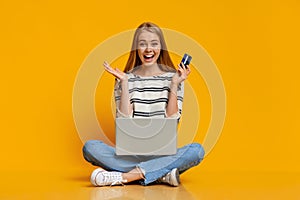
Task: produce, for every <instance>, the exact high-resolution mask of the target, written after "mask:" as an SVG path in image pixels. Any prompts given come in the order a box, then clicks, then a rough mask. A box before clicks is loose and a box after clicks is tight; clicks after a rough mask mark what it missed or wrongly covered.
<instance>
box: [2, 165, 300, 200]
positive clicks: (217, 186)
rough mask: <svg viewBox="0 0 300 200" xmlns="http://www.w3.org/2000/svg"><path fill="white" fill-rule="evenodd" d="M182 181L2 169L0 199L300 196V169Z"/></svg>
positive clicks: (198, 173)
mask: <svg viewBox="0 0 300 200" xmlns="http://www.w3.org/2000/svg"><path fill="white" fill-rule="evenodd" d="M194 177H201V179H199V178H198V179H195V178H194ZM181 181H182V184H181V185H180V186H179V187H169V186H167V185H152V186H147V187H144V186H140V185H126V186H114V187H93V186H91V184H90V183H89V172H88V171H68V172H57V171H56V172H54V171H51V172H50V171H44V172H42V171H41V172H28V171H18V172H12V171H5V172H4V171H2V172H1V185H0V186H1V192H0V199H5V200H12V199H18V200H20V199H47V200H48V199H49V200H50V199H51V200H53V199H64V200H67V199H72V200H74V199H80V200H82V199H88V200H96V199H97V200H98V199H122V200H123V199H124V200H127V199H132V200H133V199H137V200H140V199H154V200H158V199H163V200H167V199H184V200H189V199H213V200H214V199H230V200H231V199H239V200H240V199H243V200H245V199H264V200H266V199H272V200H273V199H287V200H292V199H300V174H299V173H288V172H280V173H279V172H203V171H200V170H193V171H191V172H188V173H186V174H183V175H182V176H181Z"/></svg>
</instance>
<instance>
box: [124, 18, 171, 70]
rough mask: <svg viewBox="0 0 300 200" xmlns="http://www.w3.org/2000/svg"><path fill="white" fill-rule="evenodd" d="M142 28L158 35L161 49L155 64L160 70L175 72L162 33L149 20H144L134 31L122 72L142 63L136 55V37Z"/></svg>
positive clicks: (137, 37)
mask: <svg viewBox="0 0 300 200" xmlns="http://www.w3.org/2000/svg"><path fill="white" fill-rule="evenodd" d="M144 30H146V31H149V32H151V33H155V34H156V35H158V37H159V40H160V44H161V50H160V54H159V57H158V59H157V64H158V66H159V67H160V69H161V70H162V71H166V72H169V71H172V72H175V71H176V68H175V66H174V64H173V62H172V60H171V57H170V55H169V52H168V50H167V45H166V42H165V39H164V36H163V33H162V31H161V29H160V28H159V27H158V26H157V25H155V24H153V23H151V22H144V23H142V24H141V25H140V26H139V27H138V28H137V29H136V31H135V33H134V37H133V42H132V46H131V51H130V54H129V58H128V60H127V63H126V66H125V69H124V72H125V73H126V72H128V71H130V70H132V69H133V68H135V67H137V66H140V65H142V61H141V59H140V57H139V55H138V39H139V36H140V34H141V32H142V31H144Z"/></svg>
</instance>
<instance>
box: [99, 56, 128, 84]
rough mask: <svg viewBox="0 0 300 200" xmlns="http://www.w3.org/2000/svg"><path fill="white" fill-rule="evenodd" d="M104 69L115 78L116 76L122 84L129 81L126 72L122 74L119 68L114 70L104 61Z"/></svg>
mask: <svg viewBox="0 0 300 200" xmlns="http://www.w3.org/2000/svg"><path fill="white" fill-rule="evenodd" d="M103 66H104V69H105V70H106V71H107V72H108V73H110V74H112V75H113V76H115V77H116V78H117V79H119V80H120V81H121V82H122V81H124V80H127V76H126V74H125V73H124V72H122V71H121V70H119V69H118V68H115V69H114V68H112V67H111V66H110V65H109V64H108V62H106V61H104V63H103Z"/></svg>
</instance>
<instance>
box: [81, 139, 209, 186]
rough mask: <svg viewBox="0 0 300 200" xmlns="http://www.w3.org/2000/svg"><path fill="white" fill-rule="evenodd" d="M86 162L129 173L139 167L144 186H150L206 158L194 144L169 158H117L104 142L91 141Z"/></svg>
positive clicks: (84, 148)
mask: <svg viewBox="0 0 300 200" xmlns="http://www.w3.org/2000/svg"><path fill="white" fill-rule="evenodd" d="M83 156H84V158H85V160H87V161H88V162H90V163H91V164H93V165H96V166H100V167H102V168H104V169H106V170H109V171H119V172H129V171H130V170H132V169H134V168H136V167H138V168H140V169H141V170H142V172H143V173H144V177H145V179H144V180H141V181H140V183H141V184H142V185H148V184H150V183H152V182H155V181H156V180H157V179H159V178H161V177H163V176H164V175H166V174H167V173H168V172H170V171H171V170H172V169H174V168H177V169H178V170H179V173H180V174H181V173H183V172H184V171H186V170H187V169H189V168H191V167H193V166H196V165H198V164H199V163H200V162H201V160H202V159H203V157H204V149H203V148H202V146H201V145H200V144H198V143H192V144H188V145H185V146H184V147H181V148H178V150H177V153H176V154H175V155H168V156H148V155H147V156H143V155H142V156H141V155H137V156H134V155H129V156H117V155H116V154H115V148H114V147H111V146H109V145H107V144H105V143H103V142H102V141H98V140H89V141H87V142H86V143H85V145H84V147H83Z"/></svg>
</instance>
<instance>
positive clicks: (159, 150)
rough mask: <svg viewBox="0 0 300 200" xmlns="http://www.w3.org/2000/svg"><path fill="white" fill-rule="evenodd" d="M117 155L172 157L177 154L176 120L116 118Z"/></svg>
mask: <svg viewBox="0 0 300 200" xmlns="http://www.w3.org/2000/svg"><path fill="white" fill-rule="evenodd" d="M115 126H116V154H117V155H173V154H176V152H177V119H171V118H116V120H115Z"/></svg>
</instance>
